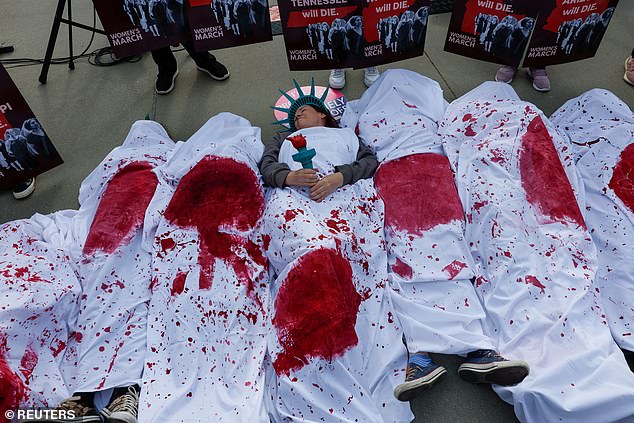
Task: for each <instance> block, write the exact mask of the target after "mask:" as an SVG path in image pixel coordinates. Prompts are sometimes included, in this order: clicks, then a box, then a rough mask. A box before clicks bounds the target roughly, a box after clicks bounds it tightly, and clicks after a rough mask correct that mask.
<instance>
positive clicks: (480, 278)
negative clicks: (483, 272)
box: [475, 276, 489, 288]
mask: <svg viewBox="0 0 634 423" xmlns="http://www.w3.org/2000/svg"><path fill="white" fill-rule="evenodd" d="M487 282H489V281H488V280H487V279H486V278H485V277H484V276H478V277H477V278H476V280H475V287H476V288H477V287H479V286H480V285H482V284H483V283H487Z"/></svg>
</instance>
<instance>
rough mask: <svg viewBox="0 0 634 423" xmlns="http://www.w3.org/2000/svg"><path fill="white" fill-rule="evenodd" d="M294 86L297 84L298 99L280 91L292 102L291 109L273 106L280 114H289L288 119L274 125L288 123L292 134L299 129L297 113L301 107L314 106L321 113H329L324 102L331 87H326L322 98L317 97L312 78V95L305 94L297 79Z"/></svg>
mask: <svg viewBox="0 0 634 423" xmlns="http://www.w3.org/2000/svg"><path fill="white" fill-rule="evenodd" d="M293 84H295V88H297V93H298V94H299V97H298V98H293V97H291V96H290V95H288V94H287V93H285V92H284V91H282V90H280V92H281V93H282V95H284V97H286V98H287V99H288V100H289V101H290V102H291V105H290V107H289V108H288V109H286V108H284V107H276V106H271V107H272V108H273V109H275V110H279V111H280V112H284V113H287V114H288V117H287V118H286V119H282V120H278V121H277V122H273V125H275V124H279V125H283V124H285V123H286V124H288V126H289V128H290V131H291V132H295V131H297V128H296V127H295V113H297V111H298V110H299V109H300V107H302V106H306V105H309V106H313V107H314V108H316V109H317V110H319V111H320V112H324V113H328V108H327V107H326V104H325V103H324V100H325V99H326V97H327V96H328V89H329V87H326V91H324V94H323V95H322V96H321V97H317V96H316V95H315V78H312V79H311V81H310V94H304V93H303V92H302V89H301V88H300V86H299V84H298V83H297V81H296V80H295V79H293Z"/></svg>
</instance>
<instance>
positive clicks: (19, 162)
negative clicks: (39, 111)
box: [0, 65, 63, 189]
mask: <svg viewBox="0 0 634 423" xmlns="http://www.w3.org/2000/svg"><path fill="white" fill-rule="evenodd" d="M62 163H63V161H62V158H61V157H60V156H59V154H58V153H57V150H55V147H53V144H52V143H51V140H50V139H49V138H48V136H47V135H46V133H45V132H44V129H42V125H41V124H40V122H39V121H38V120H37V118H36V117H35V116H34V115H33V112H32V111H31V109H30V108H29V106H28V104H27V103H26V101H25V100H24V97H22V94H20V91H18V87H16V86H15V84H14V83H13V81H12V80H11V77H10V76H9V74H8V73H7V71H6V70H5V69H4V67H2V65H0V189H8V188H11V187H13V186H14V185H16V184H18V183H21V182H24V181H25V180H26V179H28V178H31V177H33V176H35V175H39V174H40V173H44V172H46V171H47V170H49V169H52V168H54V167H55V166H57V165H60V164H62Z"/></svg>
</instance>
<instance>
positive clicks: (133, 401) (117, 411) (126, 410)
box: [101, 386, 139, 423]
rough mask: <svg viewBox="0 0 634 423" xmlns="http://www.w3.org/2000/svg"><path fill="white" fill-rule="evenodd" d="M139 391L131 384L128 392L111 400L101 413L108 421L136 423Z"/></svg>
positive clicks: (112, 422)
mask: <svg viewBox="0 0 634 423" xmlns="http://www.w3.org/2000/svg"><path fill="white" fill-rule="evenodd" d="M138 409H139V392H138V391H137V390H136V389H134V387H133V386H130V387H128V392H127V393H125V394H123V395H121V396H120V397H118V398H116V399H115V400H114V401H112V402H111V403H110V404H109V405H108V406H107V407H106V408H104V409H103V410H101V414H102V415H103V416H104V417H105V419H106V421H107V422H109V423H137V416H138V414H139V411H138Z"/></svg>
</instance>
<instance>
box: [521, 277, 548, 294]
mask: <svg viewBox="0 0 634 423" xmlns="http://www.w3.org/2000/svg"><path fill="white" fill-rule="evenodd" d="M524 281H525V282H526V284H527V285H528V284H531V285H533V286H536V287H537V288H539V289H540V290H541V293H542V294H543V293H544V292H545V289H546V287H545V286H544V285H542V283H541V282H540V281H539V279H537V278H536V277H535V276H533V275H526V278H524Z"/></svg>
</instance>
